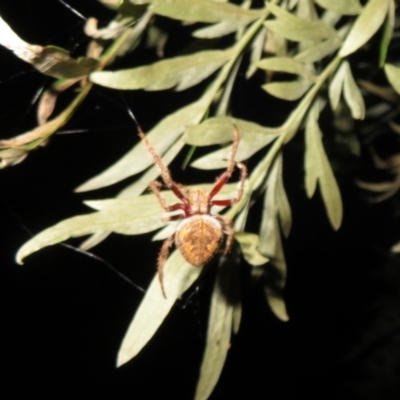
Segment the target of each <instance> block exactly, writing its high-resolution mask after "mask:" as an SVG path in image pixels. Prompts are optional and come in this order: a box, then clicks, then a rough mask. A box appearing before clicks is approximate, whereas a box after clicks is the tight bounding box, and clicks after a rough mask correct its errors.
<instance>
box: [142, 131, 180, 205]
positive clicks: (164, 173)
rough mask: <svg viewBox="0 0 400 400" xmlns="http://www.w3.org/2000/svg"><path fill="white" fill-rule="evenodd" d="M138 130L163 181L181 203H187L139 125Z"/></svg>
mask: <svg viewBox="0 0 400 400" xmlns="http://www.w3.org/2000/svg"><path fill="white" fill-rule="evenodd" d="M138 131H139V136H140V138H141V139H142V140H143V143H144V145H145V146H146V148H147V150H148V151H149V153H150V154H151V155H152V157H153V159H154V162H155V163H156V165H157V167H158V169H159V170H160V173H161V177H162V179H163V181H164V183H165V184H166V185H167V187H168V188H170V189H171V190H172V191H173V192H174V193H175V196H176V197H178V199H180V200H181V201H182V202H183V203H185V204H188V200H187V198H186V196H185V194H184V193H183V192H182V191H181V189H180V188H179V185H178V184H176V183H175V182H174V180H173V179H172V177H171V174H170V172H169V170H168V168H167V166H166V165H165V164H164V162H163V160H162V159H161V157H160V156H159V155H158V153H157V152H156V149H155V148H154V147H153V146H152V144H151V143H150V142H149V140H148V139H147V136H146V135H145V134H144V133H143V131H142V129H141V128H140V127H139V126H138Z"/></svg>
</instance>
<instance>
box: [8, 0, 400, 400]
mask: <svg viewBox="0 0 400 400" xmlns="http://www.w3.org/2000/svg"><path fill="white" fill-rule="evenodd" d="M102 2H103V3H104V4H107V6H109V7H112V8H114V9H115V10H116V16H115V19H114V20H113V21H111V22H110V24H109V26H108V27H106V28H103V29H97V26H96V21H93V20H90V21H88V24H87V25H86V32H87V34H90V35H91V37H92V38H93V41H92V45H91V46H90V51H89V52H88V56H87V57H86V58H82V59H79V60H73V59H71V58H70V57H69V56H68V55H66V54H65V51H63V50H62V49H57V48H53V47H40V46H39V47H32V46H33V45H30V44H26V43H25V44H23V43H21V42H18V40H17V39H15V38H14V42H13V43H14V44H13V46H14V47H13V46H11V45H8V48H10V50H13V49H14V48H15V46H16V43H17V44H18V46H19V49H20V50H21V49H22V50H25V52H26V51H30V52H31V53H32V52H33V53H32V54H33V55H32V56H30V57H26V58H25V61H27V62H30V63H31V64H32V65H33V66H34V67H35V68H37V69H38V70H39V71H40V72H41V73H45V74H49V75H51V76H53V77H55V78H61V79H59V80H57V81H55V82H54V84H53V85H52V87H51V88H50V89H49V90H48V91H47V92H46V93H45V94H44V95H43V96H42V98H41V102H40V104H39V110H38V115H39V126H38V127H36V128H34V129H32V130H31V131H30V132H27V133H25V134H22V135H20V136H18V137H16V138H13V139H8V140H2V141H0V157H1V158H2V162H3V167H4V166H7V165H14V164H16V163H18V162H21V161H22V159H23V158H24V157H26V155H27V154H28V152H29V151H31V150H32V149H34V148H36V147H37V146H39V145H41V144H43V143H44V141H45V140H47V139H48V138H49V137H50V136H51V135H52V134H53V133H54V132H55V131H56V130H57V129H59V128H60V127H61V126H62V125H63V124H65V123H66V122H67V120H68V119H69V118H71V117H72V115H73V113H74V111H75V110H76V109H77V107H78V106H79V105H80V104H81V103H82V101H83V100H84V98H85V96H86V95H87V93H88V92H89V91H90V89H91V88H92V86H93V85H94V84H97V85H102V86H105V87H108V88H113V89H118V90H139V89H142V90H146V91H152V92H154V91H161V90H175V91H184V90H187V89H189V88H191V87H193V86H195V85H199V84H200V83H201V82H204V81H205V80H206V79H207V82H208V85H207V86H205V85H203V86H202V87H204V91H203V92H202V93H201V95H200V96H199V97H198V98H197V99H196V100H194V101H193V102H192V103H190V104H186V105H185V106H184V107H182V108H179V109H177V110H175V111H173V112H172V113H170V114H168V115H165V116H164V118H162V119H161V120H160V121H159V122H158V123H157V124H156V125H155V126H154V127H153V128H152V129H151V130H150V131H149V132H148V134H147V137H148V139H149V141H150V142H151V143H152V145H153V146H154V148H155V149H156V151H157V152H158V153H159V154H160V155H161V156H162V159H163V161H164V163H165V164H166V165H168V164H169V163H171V162H172V161H173V160H174V159H175V157H176V156H177V155H178V153H179V152H181V151H182V149H183V148H184V146H185V145H191V146H211V145H218V146H220V148H219V149H217V150H215V151H211V152H209V153H208V154H206V155H205V156H203V157H200V158H198V159H197V160H195V161H194V162H193V163H192V164H191V166H192V167H194V168H198V169H203V170H216V169H221V168H226V166H227V161H226V160H227V156H228V154H229V152H230V149H231V145H229V144H228V143H229V142H230V141H231V140H232V138H233V126H234V125H235V126H237V127H238V129H239V131H240V135H241V141H240V145H239V149H238V152H237V155H236V161H246V160H249V159H250V158H252V157H253V156H254V154H255V153H257V154H258V155H260V154H261V158H260V160H259V161H258V163H257V164H256V165H255V167H254V168H253V169H252V171H250V174H249V177H248V179H247V182H246V186H245V192H244V196H243V198H242V200H241V201H240V202H239V203H238V204H236V205H234V206H233V207H232V208H230V209H229V210H226V211H225V215H226V216H227V217H229V218H232V219H234V220H235V222H234V226H235V230H236V231H237V234H236V241H237V243H238V248H240V250H241V252H242V254H243V257H244V259H245V260H246V262H247V263H248V264H249V265H250V266H251V269H252V275H253V276H254V279H261V278H262V277H263V276H267V277H268V276H274V277H275V278H274V279H264V280H263V282H264V289H265V294H266V299H267V301H268V303H269V305H270V307H271V309H272V310H273V312H274V313H275V314H276V316H277V317H278V318H280V319H281V320H284V321H286V320H288V318H289V317H288V315H287V311H286V306H285V302H284V298H283V289H284V286H285V281H286V274H287V273H286V261H285V255H284V248H283V241H282V236H284V237H288V236H289V234H290V230H291V226H292V212H291V207H290V201H291V199H289V198H288V196H287V195H286V191H285V184H284V180H283V168H284V166H285V158H284V148H285V146H287V145H290V142H291V140H292V139H293V138H294V137H295V135H297V134H298V133H299V132H301V131H304V136H305V140H304V147H305V152H304V165H303V167H304V186H305V192H306V195H307V196H308V197H309V198H311V197H313V196H314V195H315V193H316V192H317V188H318V189H319V191H320V193H321V197H322V200H323V202H324V206H325V209H326V214H327V218H328V220H329V223H330V224H331V226H332V228H333V229H335V230H337V229H339V228H340V225H341V223H342V218H343V205H342V199H341V194H340V189H339V186H338V184H337V181H336V179H335V174H334V171H333V169H332V166H331V163H330V161H329V158H328V156H327V154H326V151H325V147H324V140H323V132H322V130H321V123H320V122H321V121H320V116H321V112H322V110H323V109H324V108H325V107H330V109H331V111H332V115H338V113H339V112H340V110H341V109H343V108H345V109H346V110H348V118H349V119H355V120H363V119H364V117H365V115H366V108H365V104H364V95H363V91H362V90H361V89H360V83H359V82H358V81H357V79H355V77H354V66H353V65H352V61H351V59H349V56H350V55H352V54H353V53H355V52H357V51H364V50H363V47H364V46H366V45H367V44H368V42H369V41H370V40H371V38H372V37H373V36H374V35H376V34H377V32H380V31H379V30H380V28H381V27H382V26H383V27H384V29H383V35H382V37H381V39H380V42H381V55H380V60H379V62H380V64H381V66H383V65H384V64H385V57H386V54H387V50H388V47H389V43H390V39H391V36H392V31H393V29H394V22H393V21H394V13H395V3H394V1H393V0H369V1H368V2H367V3H366V4H365V5H364V6H362V5H361V4H360V2H359V1H358V0H345V1H344V0H343V1H342V0H337V1H334V2H332V1H326V0H314V1H312V0H291V1H282V2H278V1H276V0H271V1H266V2H265V3H264V4H263V6H262V7H261V8H254V7H253V5H252V2H251V1H247V0H245V1H243V2H242V3H241V4H239V5H236V4H233V3H230V2H227V1H213V0H168V1H166V0H130V1H128V0H123V1H116V0H115V1H113V0H107V1H105V0H103V1H102ZM161 18H168V19H172V20H175V21H178V22H179V23H182V24H192V23H198V24H196V25H195V26H196V28H194V30H193V31H192V32H191V35H192V36H191V38H190V41H192V42H193V43H201V42H200V40H202V41H204V40H208V39H218V40H216V41H214V42H212V43H214V44H213V45H212V44H211V45H210V46H208V47H207V48H201V49H200V50H199V51H196V52H194V53H191V54H176V55H175V56H174V57H169V58H163V59H161V60H159V61H156V62H154V63H151V64H145V65H141V66H137V67H133V68H127V69H123V70H113V69H111V70H108V71H103V69H104V68H105V67H106V66H108V65H111V64H112V62H113V61H114V59H115V58H116V57H122V56H123V55H124V54H126V53H127V52H132V51H133V52H137V53H138V52H139V50H140V46H139V44H140V43H141V41H143V40H145V37H152V45H153V46H154V47H155V48H156V50H157V52H159V53H162V48H163V46H165V43H166V41H168V40H169V39H168V37H169V36H168V34H169V32H168V31H163V30H162V29H160V28H159V26H158V25H157V23H158V21H159V20H160V19H161ZM199 24H202V25H201V26H202V27H201V28H198V26H199ZM0 33H1V32H0ZM222 38H223V39H224V40H219V39H222ZM210 43H211V42H210ZM222 43H223V44H224V45H223V46H224V47H221V46H222V45H221V44H222ZM2 44H3V45H6V46H7V44H4V43H2ZM212 46H214V48H213V47H212ZM200 47H201V46H200ZM32 48H33V50H34V51H33V50H32ZM20 53H21V51H20V52H19V54H20ZM246 54H248V55H249V60H250V62H249V65H247V66H246V65H245V64H244V61H243V60H244V59H245V58H244V57H243V56H244V55H246ZM241 66H246V67H247V71H246V79H252V78H253V76H254V74H255V73H256V72H258V74H262V76H263V77H264V82H263V84H262V86H261V87H262V89H263V90H264V91H265V98H266V99H267V97H269V98H274V99H279V100H284V101H287V102H288V103H290V104H291V105H292V107H291V111H290V112H288V113H287V115H286V119H285V121H284V122H283V123H282V124H281V125H280V126H278V127H276V126H264V125H260V124H259V123H258V122H256V121H249V120H244V119H239V118H237V117H235V116H234V115H232V109H231V101H230V99H231V95H232V91H233V88H234V87H235V84H236V82H237V77H238V71H239V68H240V67H241ZM399 71H400V70H399V69H398V68H397V67H396V66H393V65H390V64H386V65H385V72H386V75H387V78H388V81H389V83H390V84H391V85H392V87H393V88H394V90H395V91H396V92H397V93H400V72H399ZM77 83H79V84H80V85H81V90H80V92H79V94H78V95H77V96H76V99H75V100H74V101H73V102H72V103H71V104H70V105H69V106H68V107H67V108H66V109H65V110H64V111H63V112H62V113H61V114H59V115H58V116H57V117H55V118H53V119H51V120H48V118H49V117H50V116H51V114H52V112H53V110H54V105H55V103H56V100H57V96H58V95H59V93H61V92H62V91H64V90H67V89H68V88H70V87H71V86H72V85H76V84H77ZM154 96H157V94H154ZM396 171H397V170H396ZM159 174H160V171H159V170H158V168H157V166H155V165H154V162H153V159H152V157H151V155H150V154H149V153H148V152H147V151H146V148H145V147H144V145H143V143H141V142H139V143H137V144H136V145H135V146H134V147H133V148H132V149H131V150H129V151H128V152H127V153H126V154H125V155H124V156H123V157H122V158H121V159H120V160H118V161H116V162H115V163H114V164H113V165H111V166H109V167H108V168H107V169H105V170H104V171H103V172H102V173H100V174H99V175H97V176H95V177H93V178H92V179H90V180H88V181H87V182H85V183H83V184H82V185H80V186H79V187H78V188H77V191H80V192H84V191H89V190H95V189H99V188H102V187H106V186H109V185H112V184H114V183H116V182H120V181H123V180H124V179H126V178H127V177H130V176H137V179H136V180H135V181H134V182H133V183H132V184H130V185H129V186H127V187H126V188H125V189H124V190H122V191H121V192H120V193H119V194H117V196H116V197H115V198H114V199H105V200H104V199H103V200H98V201H90V202H86V204H87V205H88V206H89V207H91V208H93V209H94V210H95V211H94V212H92V213H90V214H86V215H80V216H74V217H71V218H69V219H67V220H64V221H61V222H59V223H58V224H56V225H54V226H52V227H49V228H47V229H46V230H44V231H43V232H41V233H39V234H38V235H36V236H35V237H33V238H32V239H31V240H29V241H28V242H27V243H25V244H24V245H23V246H22V247H21V249H20V250H19V252H18V254H17V260H18V262H20V263H21V262H22V260H23V259H24V258H25V257H27V256H28V255H29V254H32V253H33V252H35V251H38V250H39V249H41V248H43V247H45V246H49V245H53V244H55V243H59V242H61V241H64V240H67V239H68V238H71V237H77V236H84V235H91V236H90V237H89V238H88V239H86V240H85V242H83V243H82V245H81V247H82V248H84V249H89V248H91V247H93V246H95V245H97V244H98V243H100V242H101V241H102V240H104V239H105V238H106V237H107V236H108V235H109V234H110V233H111V232H117V233H121V234H126V235H139V234H142V233H145V232H152V231H156V230H158V229H161V228H163V229H162V230H161V231H159V232H158V233H157V234H156V235H155V236H154V240H160V239H165V238H166V237H168V236H169V235H170V234H171V233H172V232H173V231H174V229H176V223H171V224H169V225H167V226H165V225H166V224H165V223H164V222H163V221H162V217H163V214H164V213H163V211H162V209H161V207H160V205H159V204H158V203H157V201H156V199H155V198H154V196H152V195H149V194H143V193H144V192H145V190H146V188H147V187H148V184H149V182H150V181H152V180H154V179H156V178H157V177H158V176H159ZM396 182H397V181H396ZM362 185H364V188H366V189H370V190H375V191H384V190H385V189H386V188H387V187H386V186H385V188H383V186H380V187H379V188H378V187H377V186H375V187H372V186H369V187H368V186H367V184H365V183H363V184H362V183H360V186H362ZM211 186H212V185H209V184H207V185H204V186H203V187H204V188H206V189H207V188H208V189H209V188H210V187H211ZM399 186H400V185H399ZM235 187H236V185H235V184H228V185H226V186H225V187H224V189H223V190H222V191H221V196H223V197H225V196H227V197H228V198H229V197H230V198H232V197H234V193H235V190H236V189H235ZM397 188H398V186H396V190H397ZM388 189H391V188H388ZM261 196H263V199H261V200H260V201H262V202H263V207H262V218H261V223H260V228H259V231H258V233H249V232H245V227H246V219H247V217H248V215H249V213H251V209H250V206H251V205H252V204H253V203H254V201H257V200H258V199H259V198H260V197H261ZM165 198H166V199H167V202H168V203H172V202H175V200H174V198H173V196H172V194H171V193H169V192H166V193H165ZM217 211H218V212H221V211H222V210H221V209H219V210H217ZM227 265H228V266H229V268H226V266H227ZM237 265H238V257H237V253H236V251H234V252H232V254H231V255H229V256H227V257H221V258H220V259H219V260H218V273H217V278H216V281H215V285H214V290H213V294H212V299H211V306H210V307H211V308H210V315H209V326H208V333H207V341H206V349H205V353H204V358H203V363H202V366H201V369H200V377H199V382H198V387H197V389H196V396H195V398H196V399H206V398H208V397H209V395H210V394H211V392H212V390H213V388H214V387H215V385H216V383H217V381H218V378H219V375H220V373H221V371H222V368H223V365H224V362H225V359H226V356H227V353H228V349H229V343H230V339H231V334H232V332H234V333H236V332H237V331H238V329H239V325H240V317H241V305H240V301H239V300H237V301H234V302H233V301H230V300H229V299H230V298H234V299H238V298H240V296H239V295H238V291H239V288H238V285H237V284H236V282H237V281H238V268H237ZM164 270H165V272H164V273H165V279H164V285H165V289H166V293H167V295H168V297H167V299H165V298H164V297H163V296H162V292H161V289H160V287H159V283H158V279H157V277H155V278H154V279H153V281H152V283H151V284H150V286H149V288H148V290H147V292H146V294H145V296H144V298H143V301H142V303H141V305H140V306H139V308H138V310H137V312H136V314H135V316H134V318H133V320H132V322H131V325H130V326H129V328H128V331H127V332H126V334H125V338H124V340H123V342H122V345H121V348H120V351H119V355H118V365H121V364H124V363H125V362H127V361H129V360H130V359H131V358H132V357H135V356H136V355H137V354H138V353H139V352H140V351H141V349H142V348H143V347H144V346H145V345H146V344H147V342H148V341H149V340H150V339H151V337H152V336H153V335H154V333H155V332H156V330H157V329H158V327H159V326H160V325H161V324H162V322H163V320H164V319H165V318H166V316H167V315H168V313H169V311H170V309H171V308H172V307H173V305H174V303H175V300H176V299H177V298H179V297H180V296H181V295H182V293H183V292H184V291H186V290H187V289H188V288H189V287H190V285H191V284H192V283H193V282H194V281H195V280H196V279H197V277H198V276H199V274H200V272H201V269H199V268H194V267H193V266H191V265H190V264H188V263H187V262H186V261H185V260H184V259H183V258H182V256H181V255H180V253H179V252H177V251H175V252H173V253H172V254H171V256H170V257H169V259H168V260H167V262H166V265H165V269H164ZM222 287H224V288H225V291H224V292H223V291H222V289H221V288H222ZM226 290H227V291H228V294H229V295H228V296H227V295H226Z"/></svg>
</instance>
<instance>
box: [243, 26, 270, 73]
mask: <svg viewBox="0 0 400 400" xmlns="http://www.w3.org/2000/svg"><path fill="white" fill-rule="evenodd" d="M266 39H267V29H266V28H265V27H263V28H261V29H260V31H259V32H258V33H257V36H256V37H255V38H254V40H253V41H252V43H251V53H250V65H249V67H248V69H247V71H246V79H250V78H251V77H252V76H253V75H254V73H255V72H256V71H257V67H256V65H255V64H256V63H257V62H258V61H260V60H261V57H262V55H263V52H264V46H265V45H266V43H265V41H266Z"/></svg>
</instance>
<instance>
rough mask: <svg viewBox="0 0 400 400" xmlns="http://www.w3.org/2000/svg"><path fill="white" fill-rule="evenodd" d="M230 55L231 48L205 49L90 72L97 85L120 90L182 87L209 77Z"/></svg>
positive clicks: (182, 88) (179, 88)
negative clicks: (115, 69)
mask: <svg viewBox="0 0 400 400" xmlns="http://www.w3.org/2000/svg"><path fill="white" fill-rule="evenodd" d="M231 57H232V50H231V49H228V50H223V51H221V50H209V51H201V52H198V53H194V54H190V55H187V56H181V57H175V58H171V59H168V60H161V61H157V62H155V63H154V64H150V65H145V66H143V67H137V68H129V69H122V70H119V71H99V72H93V73H92V74H91V75H90V80H91V81H92V82H94V83H97V84H98V85H102V86H106V87H109V88H113V89H122V90H136V89H145V90H165V89H170V88H172V87H175V88H176V90H184V89H187V88H189V87H192V86H194V85H197V84H198V83H199V82H201V81H202V80H204V79H206V78H207V77H209V76H210V75H211V74H212V73H214V72H215V71H216V70H217V69H218V68H220V67H221V66H222V65H223V64H224V63H225V62H227V61H228V60H229V59H230V58H231Z"/></svg>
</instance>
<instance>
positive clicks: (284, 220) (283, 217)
mask: <svg viewBox="0 0 400 400" xmlns="http://www.w3.org/2000/svg"><path fill="white" fill-rule="evenodd" d="M276 162H277V163H278V171H277V175H276V188H275V190H276V194H275V196H276V203H277V205H278V216H279V220H280V223H281V228H282V232H283V235H284V236H285V237H286V238H287V237H288V236H289V234H290V230H291V229H292V211H291V209H290V203H289V199H288V197H287V195H286V191H285V186H284V185H283V174H282V154H281V153H280V154H279V155H278V156H277V158H276Z"/></svg>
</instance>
